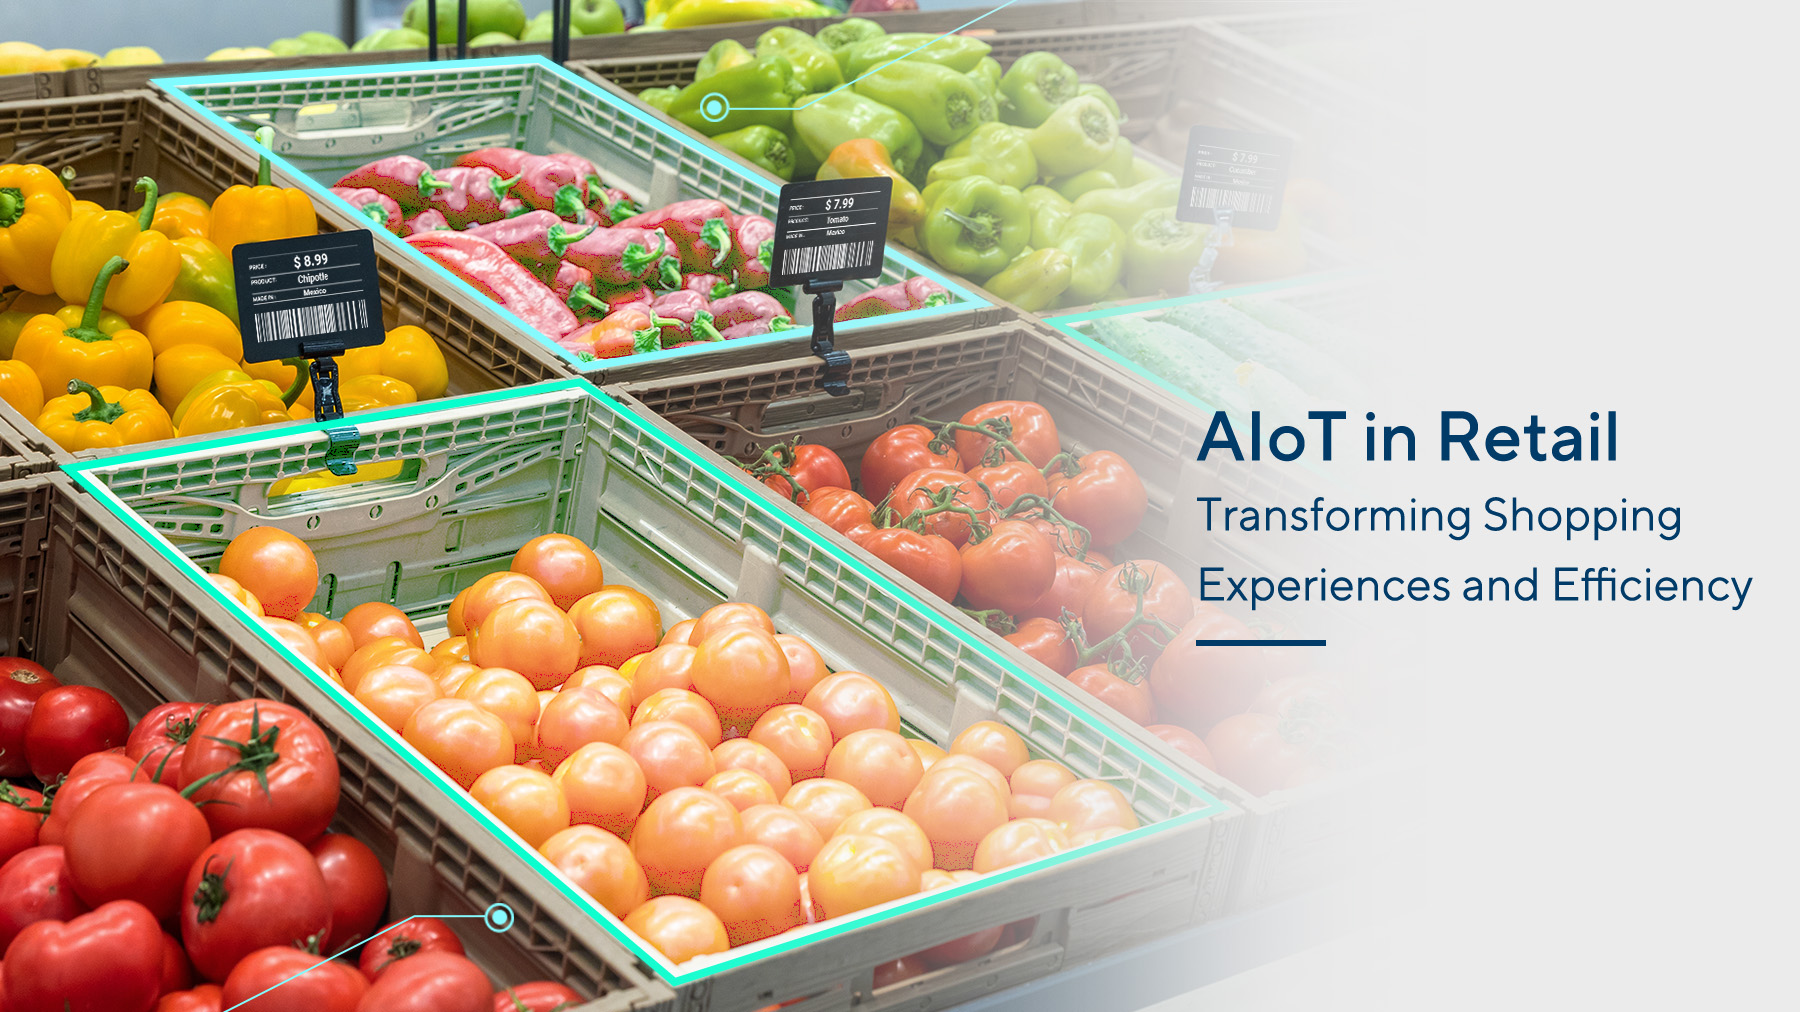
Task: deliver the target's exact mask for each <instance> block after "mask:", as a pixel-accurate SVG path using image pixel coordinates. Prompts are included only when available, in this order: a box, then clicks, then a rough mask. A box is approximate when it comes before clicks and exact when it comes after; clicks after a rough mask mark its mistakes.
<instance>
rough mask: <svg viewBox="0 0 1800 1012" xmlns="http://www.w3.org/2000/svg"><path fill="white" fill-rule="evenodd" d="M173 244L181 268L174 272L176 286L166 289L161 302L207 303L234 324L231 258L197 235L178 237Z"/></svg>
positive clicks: (234, 282)
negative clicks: (166, 291)
mask: <svg viewBox="0 0 1800 1012" xmlns="http://www.w3.org/2000/svg"><path fill="white" fill-rule="evenodd" d="M174 246H175V252H177V253H179V254H180V255H181V267H180V269H179V270H178V271H177V272H176V274H175V287H174V288H171V289H169V294H168V296H167V298H165V299H164V301H165V302H198V303H201V304H203V305H208V306H211V307H213V308H214V309H216V310H218V311H219V312H221V313H224V314H225V315H226V316H229V317H231V322H232V323H234V324H235V323H237V322H238V304H237V303H238V300H237V274H236V273H234V272H233V270H232V267H231V258H230V257H228V256H226V255H225V254H224V252H223V251H221V250H220V249H219V247H217V246H215V245H213V244H212V243H211V242H210V241H208V240H205V239H201V238H199V237H198V236H186V237H183V238H180V239H177V240H175V242H174Z"/></svg>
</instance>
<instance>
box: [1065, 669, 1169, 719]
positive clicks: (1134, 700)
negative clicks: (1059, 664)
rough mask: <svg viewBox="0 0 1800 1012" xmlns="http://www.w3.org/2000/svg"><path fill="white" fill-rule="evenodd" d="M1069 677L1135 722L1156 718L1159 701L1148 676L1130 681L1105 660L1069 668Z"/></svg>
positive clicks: (1078, 686) (1096, 697) (1071, 680)
mask: <svg viewBox="0 0 1800 1012" xmlns="http://www.w3.org/2000/svg"><path fill="white" fill-rule="evenodd" d="M1069 681H1070V682H1071V683H1073V684H1074V685H1075V687H1076V688H1079V689H1083V690H1085V691H1086V692H1087V693H1088V695H1090V696H1093V697H1094V698H1095V699H1098V700H1099V701H1100V702H1102V703H1105V704H1106V705H1107V706H1110V707H1112V708H1113V709H1115V710H1117V711H1119V712H1120V713H1122V714H1124V715H1125V716H1126V717H1127V718H1129V719H1130V720H1131V721H1132V722H1133V723H1136V724H1149V723H1151V722H1153V721H1155V720H1156V701H1155V700H1153V699H1151V698H1150V681H1149V679H1142V680H1140V681H1136V682H1133V681H1128V680H1127V679H1124V678H1121V677H1120V676H1118V675H1116V674H1114V673H1113V670H1112V669H1111V668H1109V667H1107V666H1106V665H1104V664H1089V665H1088V666H1087V667H1084V668H1076V669H1075V670H1074V671H1072V672H1070V673H1069Z"/></svg>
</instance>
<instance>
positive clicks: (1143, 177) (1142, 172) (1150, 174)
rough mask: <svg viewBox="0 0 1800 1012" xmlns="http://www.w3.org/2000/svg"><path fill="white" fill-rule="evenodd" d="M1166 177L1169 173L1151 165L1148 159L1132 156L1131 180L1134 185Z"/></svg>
mask: <svg viewBox="0 0 1800 1012" xmlns="http://www.w3.org/2000/svg"><path fill="white" fill-rule="evenodd" d="M1168 178H1169V174H1168V173H1167V172H1164V171H1163V170H1161V169H1159V168H1157V167H1156V166H1155V165H1152V164H1151V163H1150V161H1149V159H1146V158H1133V159H1132V160H1131V181H1132V183H1133V184H1134V185H1135V184H1137V183H1149V182H1153V181H1155V180H1158V179H1168Z"/></svg>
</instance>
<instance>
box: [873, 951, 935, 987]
mask: <svg viewBox="0 0 1800 1012" xmlns="http://www.w3.org/2000/svg"><path fill="white" fill-rule="evenodd" d="M930 969H931V967H930V966H927V965H926V963H925V960H923V959H921V958H920V957H919V956H917V955H911V956H901V957H900V958H899V959H896V960H893V961H892V962H887V963H882V964H881V965H879V966H877V967H875V990H877V991H879V990H881V989H882V988H884V987H887V986H888V985H890V984H898V983H900V982H901V981H903V980H911V979H912V978H914V977H917V976H919V975H921V974H923V973H925V972H927V971H929V970H930Z"/></svg>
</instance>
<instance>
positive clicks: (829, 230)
mask: <svg viewBox="0 0 1800 1012" xmlns="http://www.w3.org/2000/svg"><path fill="white" fill-rule="evenodd" d="M893 194H894V181H893V180H892V179H889V178H888V177H886V176H870V177H867V178H859V179H818V180H802V181H801V182H797V183H788V184H787V185H786V186H783V187H782V188H781V205H780V207H779V208H778V209H777V210H776V212H775V256H774V262H773V263H772V264H770V265H769V272H770V274H771V275H773V276H772V277H771V278H770V279H769V283H770V284H771V285H780V286H785V285H803V284H806V283H808V282H815V283H817V282H831V281H838V282H842V281H853V280H855V279H858V278H878V277H880V276H881V266H882V258H883V255H884V252H885V250H886V248H887V223H888V202H889V200H890V199H892V197H893Z"/></svg>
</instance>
